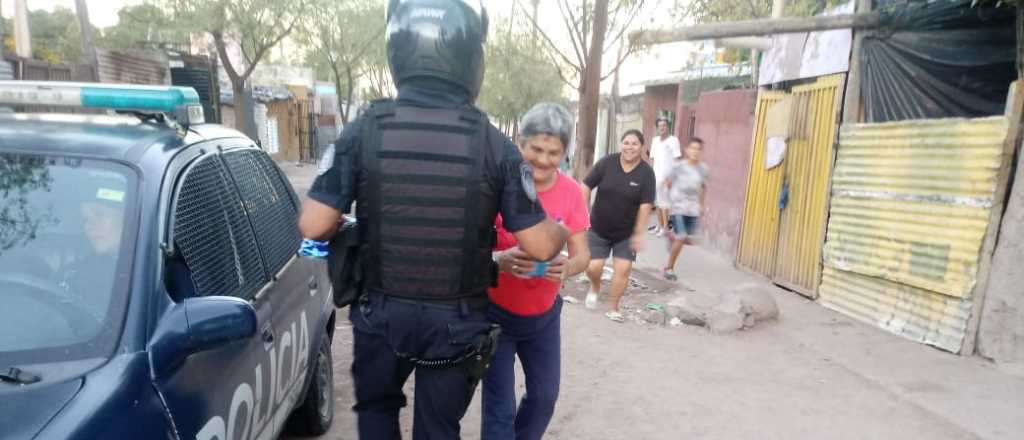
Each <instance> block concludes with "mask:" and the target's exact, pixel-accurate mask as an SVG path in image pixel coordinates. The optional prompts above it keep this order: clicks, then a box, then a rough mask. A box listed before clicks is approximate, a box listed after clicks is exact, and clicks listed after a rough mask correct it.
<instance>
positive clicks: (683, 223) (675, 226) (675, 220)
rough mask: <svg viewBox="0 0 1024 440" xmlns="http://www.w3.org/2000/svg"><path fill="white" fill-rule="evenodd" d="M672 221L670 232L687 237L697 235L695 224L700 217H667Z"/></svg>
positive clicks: (698, 221)
mask: <svg viewBox="0 0 1024 440" xmlns="http://www.w3.org/2000/svg"><path fill="white" fill-rule="evenodd" d="M668 219H669V220H668V221H670V222H672V232H673V233H674V234H675V235H680V236H681V235H684V234H685V235H686V236H687V237H693V236H695V235H697V224H698V223H700V217H691V216H688V215H672V216H669V218H668Z"/></svg>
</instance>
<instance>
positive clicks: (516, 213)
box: [309, 82, 545, 232]
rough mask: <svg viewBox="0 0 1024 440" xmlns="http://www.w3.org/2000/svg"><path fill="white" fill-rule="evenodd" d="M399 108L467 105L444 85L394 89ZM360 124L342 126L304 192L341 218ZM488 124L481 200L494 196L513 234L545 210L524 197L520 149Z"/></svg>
mask: <svg viewBox="0 0 1024 440" xmlns="http://www.w3.org/2000/svg"><path fill="white" fill-rule="evenodd" d="M446 87H447V88H446ZM398 103H399V105H410V106H418V107H428V108H459V107H461V106H465V105H470V104H469V99H468V97H465V96H462V95H461V94H460V92H459V91H458V90H456V89H453V88H451V87H450V86H446V84H445V83H443V82H420V83H412V84H410V85H407V86H405V87H402V88H399V91H398ZM362 123H363V118H362V117H359V118H356V119H355V120H354V121H352V122H351V123H349V124H348V125H346V126H345V129H344V131H342V133H341V137H340V138H339V139H338V140H337V141H336V142H335V143H334V155H333V156H332V158H331V160H330V162H328V163H326V164H323V165H322V172H321V174H320V176H318V177H317V178H316V180H315V181H314V182H313V185H312V187H311V188H310V190H309V197H310V198H312V199H313V200H316V201H318V202H320V203H323V204H326V205H328V206H331V207H334V208H335V209H337V210H338V211H340V212H343V213H347V212H349V211H350V210H351V207H352V202H353V201H355V200H356V195H357V194H356V192H357V187H358V181H359V176H358V175H357V174H358V167H359V165H358V164H359V163H360V160H359V150H360V149H359V146H360V144H361V140H360V139H359V133H360V131H361V126H362ZM487 124H488V127H487V130H488V135H487V145H483V146H482V147H483V148H485V150H484V170H483V174H484V178H485V179H486V180H487V182H488V184H489V185H488V186H489V189H490V191H486V192H485V195H486V194H488V193H490V194H494V196H495V197H497V198H498V199H499V200H498V211H499V212H500V213H501V216H502V218H503V219H504V222H505V223H504V224H505V228H506V229H508V230H509V231H513V232H518V231H521V230H523V229H527V228H529V227H531V226H534V225H536V224H537V223H540V222H541V221H543V220H544V218H545V214H544V209H543V207H541V205H540V203H539V202H537V201H536V200H531V199H529V198H528V197H527V196H526V190H525V189H524V188H523V184H522V182H523V177H522V174H521V173H522V167H521V165H522V164H523V157H522V155H521V154H520V153H519V149H518V148H516V146H515V144H513V143H512V141H511V140H509V138H508V137H507V136H505V135H504V134H502V133H501V132H500V131H498V129H497V128H495V127H494V126H493V125H491V124H490V123H487ZM492 191H493V192H492ZM491 223H493V219H491Z"/></svg>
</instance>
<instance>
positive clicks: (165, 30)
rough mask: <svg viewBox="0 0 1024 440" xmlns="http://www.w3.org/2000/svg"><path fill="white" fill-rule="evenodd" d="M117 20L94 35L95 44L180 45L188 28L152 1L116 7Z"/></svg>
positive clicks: (130, 46) (126, 46) (112, 46)
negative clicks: (150, 2) (177, 22)
mask: <svg viewBox="0 0 1024 440" xmlns="http://www.w3.org/2000/svg"><path fill="white" fill-rule="evenodd" d="M117 18H118V21H117V24H116V25H114V26H110V27H108V28H104V29H103V30H102V32H101V33H100V34H99V35H97V39H96V46H97V47H100V48H104V49H111V50H129V49H143V48H147V47H152V46H154V45H157V44H163V43H169V44H178V45H183V44H187V43H188V41H189V35H188V32H187V31H186V30H185V29H183V28H182V27H181V26H178V25H177V24H176V23H174V21H173V20H172V18H171V16H170V15H169V14H167V13H165V12H164V11H163V10H162V9H160V8H159V7H157V6H156V5H153V4H148V3H143V4H141V5H131V6H125V7H123V8H121V10H119V11H117Z"/></svg>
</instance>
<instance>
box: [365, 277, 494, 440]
mask: <svg viewBox="0 0 1024 440" xmlns="http://www.w3.org/2000/svg"><path fill="white" fill-rule="evenodd" d="M349 319H350V320H351V321H352V332H353V335H354V339H355V340H354V345H355V346H354V350H353V359H352V381H353V385H354V388H355V395H356V404H355V406H354V407H353V409H354V410H355V411H356V413H357V415H358V421H359V438H360V439H362V440H397V439H401V438H402V434H401V431H400V429H399V425H398V411H399V410H400V409H402V408H403V407H405V405H406V399H405V393H403V392H402V386H403V385H404V384H405V381H406V380H408V379H409V375H411V374H412V373H413V371H415V372H416V389H415V393H416V402H415V408H414V409H413V430H412V437H413V439H415V440H451V439H458V438H459V430H460V428H459V421H460V420H461V419H462V416H463V415H465V414H466V409H467V408H468V407H469V403H470V402H471V401H472V399H473V392H474V391H475V390H476V381H475V380H473V379H472V378H471V375H470V374H469V373H468V370H467V369H466V368H465V367H462V366H453V367H449V368H444V369H436V368H417V367H416V366H415V365H414V364H413V363H411V362H409V361H408V360H406V359H403V358H399V357H398V356H396V354H395V353H396V352H399V353H404V354H406V355H408V356H415V357H417V358H419V359H446V358H452V357H456V356H458V355H460V354H462V353H463V351H464V350H465V349H466V346H467V344H469V343H471V342H472V340H473V339H474V338H475V337H477V336H478V335H479V334H480V333H481V332H486V330H487V329H488V328H489V325H490V322H489V321H488V320H487V314H486V307H479V308H471V307H469V306H467V305H466V303H463V304H462V305H461V307H460V306H448V305H440V304H437V303H431V302H429V301H422V302H417V301H407V300H397V299H394V298H389V297H387V296H384V295H373V294H371V295H369V296H367V297H366V298H364V299H361V300H360V301H357V302H356V303H354V304H352V305H351V306H350V311H349Z"/></svg>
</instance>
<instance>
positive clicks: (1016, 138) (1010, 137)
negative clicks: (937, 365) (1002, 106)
mask: <svg viewBox="0 0 1024 440" xmlns="http://www.w3.org/2000/svg"><path fill="white" fill-rule="evenodd" d="M1006 120H1007V122H1008V127H1007V130H1006V140H1005V141H1004V142H1003V154H1002V163H1001V164H1000V166H999V174H998V175H997V177H996V192H995V194H994V195H993V197H992V210H991V212H990V213H989V216H988V229H987V230H986V232H985V240H984V241H983V242H982V245H981V255H980V257H979V258H978V273H977V275H976V276H975V279H976V280H977V281H976V282H975V284H974V289H973V291H972V294H971V299H972V301H973V304H971V316H970V317H968V318H967V330H966V331H965V332H964V343H963V345H962V346H960V354H961V355H964V356H969V355H973V354H974V351H975V349H976V348H977V346H978V328H979V327H980V326H981V311H982V309H983V306H984V304H985V292H986V290H988V279H989V273H990V272H991V269H992V254H993V253H995V250H996V238H997V237H998V236H999V227H1000V225H1002V222H1003V210H1004V208H1005V205H1006V197H1007V195H1008V194H1009V193H1010V187H1009V186H1010V185H1009V184H1010V173H1011V172H1012V171H1013V167H1014V153H1016V151H1017V146H1018V145H1020V142H1021V138H1022V135H1024V81H1022V80H1018V81H1015V82H1014V83H1013V84H1011V85H1010V94H1009V97H1008V98H1007V100H1006ZM1016 184H1017V185H1024V182H1016Z"/></svg>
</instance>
